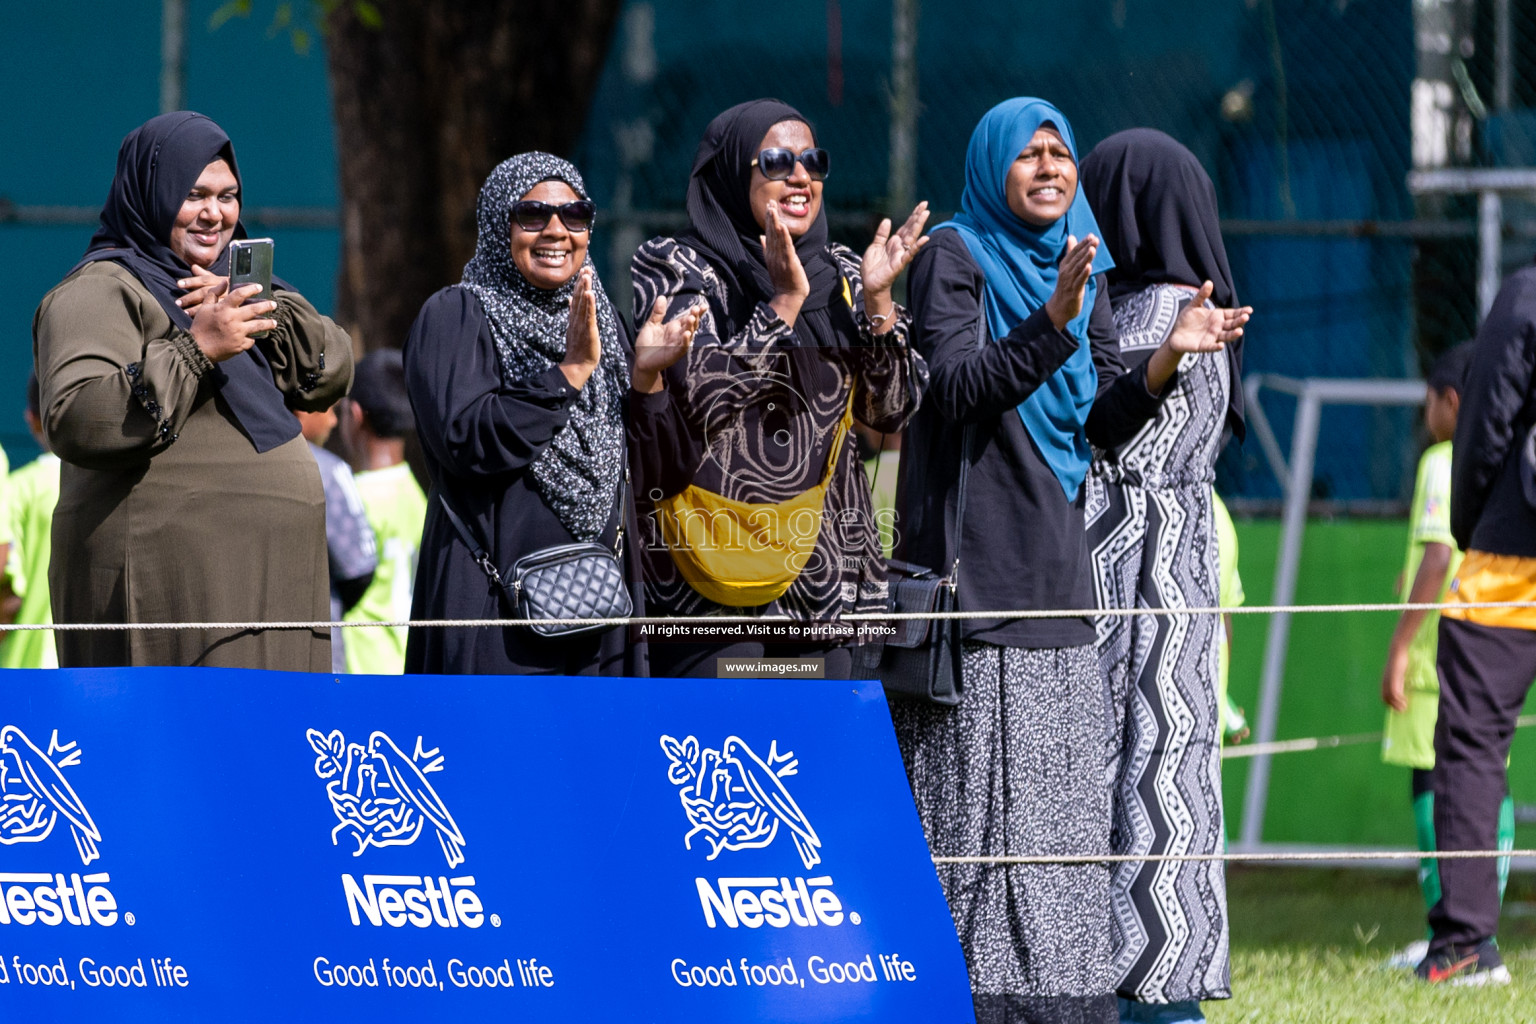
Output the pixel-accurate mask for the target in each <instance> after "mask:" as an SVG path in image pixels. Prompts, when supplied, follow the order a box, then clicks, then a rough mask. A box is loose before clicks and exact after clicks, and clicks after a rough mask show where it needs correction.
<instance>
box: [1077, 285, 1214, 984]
mask: <svg viewBox="0 0 1536 1024" xmlns="http://www.w3.org/2000/svg"><path fill="white" fill-rule="evenodd" d="M1191 294H1192V293H1191V292H1190V291H1189V290H1187V289H1183V288H1180V287H1178V286H1175V285H1154V286H1152V287H1150V288H1147V289H1145V290H1143V291H1140V292H1137V293H1135V294H1133V295H1130V296H1127V297H1126V298H1125V299H1124V300H1122V301H1117V302H1116V303H1115V324H1116V327H1117V328H1118V329H1119V334H1120V346H1121V354H1122V355H1123V356H1124V358H1125V361H1126V363H1127V364H1128V365H1135V364H1136V363H1137V362H1140V361H1142V360H1145V359H1146V358H1148V357H1149V356H1150V355H1151V354H1152V352H1153V351H1155V350H1156V349H1157V347H1158V346H1159V345H1161V344H1162V342H1163V341H1164V339H1166V338H1167V337H1168V335H1169V334H1170V333H1171V332H1172V330H1173V325H1174V321H1175V320H1176V319H1177V317H1178V314H1179V311H1180V309H1182V308H1183V305H1184V304H1185V303H1187V302H1188V301H1189V299H1190V297H1191ZM1233 386H1234V382H1233V381H1232V380H1231V369H1230V364H1229V362H1228V358H1227V356H1226V355H1225V354H1223V353H1209V354H1203V355H1187V356H1185V357H1184V361H1183V363H1182V364H1181V366H1180V369H1179V374H1178V378H1177V380H1176V382H1175V383H1174V384H1173V385H1172V391H1171V392H1170V393H1169V395H1168V397H1167V399H1166V400H1165V401H1164V402H1163V405H1162V408H1161V410H1160V411H1159V413H1158V415H1157V416H1156V418H1154V419H1153V420H1152V421H1151V422H1149V423H1148V424H1147V425H1146V426H1145V427H1144V428H1143V429H1142V430H1141V432H1140V433H1138V434H1137V435H1136V436H1135V437H1134V438H1132V439H1131V440H1130V441H1128V442H1127V443H1125V444H1124V445H1122V446H1121V447H1120V448H1118V449H1117V450H1115V451H1112V452H1096V453H1095V456H1096V457H1095V460H1094V466H1093V470H1092V472H1091V473H1090V474H1089V477H1088V491H1087V522H1088V543H1089V548H1090V551H1091V554H1092V558H1093V566H1094V576H1095V586H1096V588H1097V592H1098V601H1099V606H1100V607H1104V608H1131V607H1136V608H1180V607H1186V608H1188V607H1211V606H1214V605H1215V604H1216V599H1217V593H1218V577H1217V568H1216V566H1217V562H1216V529H1215V521H1214V514H1213V511H1212V507H1211V484H1212V481H1213V480H1214V478H1215V466H1216V456H1217V454H1218V453H1219V451H1220V447H1221V441H1222V428H1223V425H1224V422H1225V418H1226V415H1227V402H1228V397H1229V394H1230V390H1229V389H1230V388H1231V387H1233ZM1219 628H1220V624H1219V621H1218V619H1217V617H1216V616H1213V615H1192V616H1185V615H1155V616H1154V615H1142V616H1123V617H1104V618H1101V619H1100V620H1099V625H1098V641H1097V647H1098V653H1099V660H1100V663H1101V665H1102V666H1103V668H1104V671H1105V674H1106V675H1107V676H1108V679H1109V686H1110V696H1111V702H1112V706H1113V709H1114V715H1115V719H1116V721H1115V726H1116V729H1117V733H1118V735H1119V736H1120V737H1121V744H1120V756H1119V758H1118V764H1117V765H1116V768H1115V779H1114V830H1113V832H1112V835H1111V840H1112V843H1113V847H1114V852H1115V853H1117V854H1122V853H1137V854H1162V853H1174V854H1179V853H1219V852H1221V850H1222V848H1223V831H1222V810H1221V761H1220V744H1219V740H1218V730H1219V727H1220V726H1219V722H1220V719H1219V716H1218V712H1217V704H1216V699H1217V698H1216V690H1217V650H1218V649H1217V631H1218V629H1219ZM1111 893H1112V895H1111V900H1112V909H1113V922H1114V933H1113V938H1114V970H1115V975H1116V977H1117V979H1118V985H1117V988H1118V991H1119V993H1120V995H1121V996H1122V997H1124V998H1127V999H1134V1000H1138V1001H1141V1002H1147V1003H1174V1002H1184V1001H1187V1000H1198V999H1225V998H1229V997H1230V996H1231V976H1230V965H1229V961H1228V939H1227V898H1226V879H1225V875H1224V873H1223V869H1222V865H1221V864H1220V863H1219V862H1206V863H1198V862H1196V863H1175V862H1161V863H1151V864H1141V863H1124V864H1118V865H1116V866H1115V872H1114V881H1113V886H1112V890H1111Z"/></svg>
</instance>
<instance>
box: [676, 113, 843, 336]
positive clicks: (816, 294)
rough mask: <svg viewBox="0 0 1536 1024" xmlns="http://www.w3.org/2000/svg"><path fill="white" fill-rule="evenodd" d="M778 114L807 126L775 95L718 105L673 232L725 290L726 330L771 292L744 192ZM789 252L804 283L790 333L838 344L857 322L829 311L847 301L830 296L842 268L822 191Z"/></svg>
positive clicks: (838, 286) (838, 293)
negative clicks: (682, 225)
mask: <svg viewBox="0 0 1536 1024" xmlns="http://www.w3.org/2000/svg"><path fill="white" fill-rule="evenodd" d="M781 121H799V122H801V123H802V124H804V125H805V126H806V127H808V128H809V127H810V121H808V120H806V118H805V116H804V115H802V114H801V113H800V112H799V111H798V110H796V109H795V108H794V107H791V106H790V105H789V104H787V103H782V102H780V101H779V100H752V101H750V102H747V103H741V104H738V105H736V106H734V107H732V108H731V109H729V110H727V111H725V112H724V113H723V114H721V115H719V116H718V117H716V118H715V119H714V120H713V121H711V122H709V127H707V128H705V129H704V138H703V139H702V140H700V142H699V149H698V152H697V153H696V154H694V158H693V173H692V175H691V176H690V177H689V179H688V219H689V221H690V222H691V223H690V226H689V228H688V230H687V231H685V232H683V233H682V235H680V236H679V240H680V241H682V242H683V243H685V244H686V245H688V246H690V247H691V248H693V249H694V250H695V251H697V252H698V253H699V255H701V256H703V257H704V258H705V259H707V260H709V262H710V263H711V264H712V265H713V266H714V268H715V271H716V273H718V274H719V275H720V277H721V280H722V282H723V283H724V284H725V287H726V290H727V292H728V293H729V296H730V307H729V308H728V309H727V310H726V315H727V317H728V318H729V319H730V321H731V324H730V327H731V329H733V330H735V329H740V328H742V327H744V326H745V325H746V322H747V320H748V319H749V318H750V317H751V315H752V310H753V308H754V307H755V306H756V305H757V303H759V302H766V301H768V300H769V299H771V298H773V283H772V281H771V280H769V277H768V268H767V266H766V265H765V264H764V262H763V246H762V243H761V242H760V241H758V236H759V235H761V234H762V233H763V229H762V228H761V227H759V226H758V223H757V220H756V218H754V217H753V216H752V206H751V203H750V201H749V199H748V193H749V192H750V190H751V182H752V161H753V160H755V159H756V158H757V147H758V146H759V145H760V144H761V143H762V141H763V136H764V135H767V134H768V129H770V128H772V127H773V126H774V125H776V124H778V123H779V122H781ZM814 135H815V129H812V136H813V137H814ZM795 252H796V253H797V254H798V255H799V257H800V263H801V265H802V266H803V267H804V268H805V276H806V279H807V280H808V281H809V282H810V285H811V292H810V295H809V296H807V298H806V300H805V303H804V305H802V306H801V307H800V316H798V317H797V318H796V319H795V334H797V335H799V337H800V338H801V340H802V342H803V343H804V344H807V345H811V346H814V347H818V348H825V349H833V348H842V347H845V346H846V345H847V339H849V338H851V337H854V336H855V335H856V332H857V328H856V326H855V325H854V323H853V319H852V315H851V313H850V314H849V315H848V316H846V317H843V316H842V315H841V314H839V318H840V320H843V321H846V322H840V323H838V324H837V325H835V326H834V323H833V319H832V318H833V311H834V310H838V309H839V307H841V309H842V310H845V311H846V309H847V306H846V303H833V301H832V299H833V297H834V296H841V294H842V275H841V274H840V273H839V271H838V269H837V264H836V263H835V262H834V261H833V259H832V255H831V253H830V252H829V251H828V248H827V206H826V199H825V196H823V199H822V205H821V209H819V210H818V211H817V213H816V219H815V220H814V221H812V222H811V226H810V229H809V230H808V231H806V233H805V234H803V235H801V236H800V237H799V238H797V239H796V240H795Z"/></svg>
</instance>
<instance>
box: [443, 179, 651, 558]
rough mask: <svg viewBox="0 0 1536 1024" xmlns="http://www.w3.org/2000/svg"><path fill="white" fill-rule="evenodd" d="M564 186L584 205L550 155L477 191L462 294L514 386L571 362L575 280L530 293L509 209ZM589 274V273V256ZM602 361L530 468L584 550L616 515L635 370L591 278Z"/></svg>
mask: <svg viewBox="0 0 1536 1024" xmlns="http://www.w3.org/2000/svg"><path fill="white" fill-rule="evenodd" d="M551 180H553V181H563V182H565V183H566V184H567V185H569V186H571V188H572V189H573V190H574V191H575V192H576V194H577V195H578V196H580V197H581V198H583V199H586V198H587V188H586V184H585V182H583V181H582V178H581V173H580V172H579V171H577V170H576V168H575V167H573V166H571V164H569V163H567V162H566V161H564V160H561V159H560V158H559V157H555V156H550V155H549V154H548V153H523V154H520V155H518V156H514V157H511V158H509V159H507V160H503V161H502V162H501V163H500V164H499V165H498V166H497V168H496V169H495V170H494V171H492V172H491V176H490V177H489V178H487V179H486V180H485V184H484V185H483V186H481V189H480V201H479V203H478V204H477V206H476V216H477V219H478V221H479V227H480V237H479V240H478V241H477V242H476V243H475V255H474V258H473V259H471V260H470V261H469V262H468V263H467V264H465V265H464V278H463V282H462V284H463V287H465V288H467V289H468V290H470V291H471V292H474V294H475V296H476V297H477V298H479V300H480V303H481V305H483V306H484V307H485V315H486V318H487V319H488V320H489V321H490V324H491V336H492V337H493V338H495V340H496V351H497V353H498V354H499V355H500V356H501V369H502V374H503V376H504V379H505V380H507V381H515V380H523V379H526V378H528V377H533V376H536V375H538V374H540V373H543V372H544V371H545V370H548V369H549V368H550V367H551V366H557V365H559V364H560V363H561V362H562V361H563V360H564V359H565V328H566V324H567V322H568V321H569V320H570V306H571V295H572V294H573V293H574V292H575V290H576V277H577V275H573V276H572V277H571V279H570V280H569V281H567V282H566V283H565V284H563V285H561V286H560V287H559V288H555V289H553V290H549V291H546V290H544V289H542V288H538V287H535V286H534V285H532V284H530V283H529V282H528V280H527V279H526V278H524V277H523V275H522V274H521V273H519V272H518V269H517V266H516V265H515V264H514V263H513V262H512V242H511V239H512V235H511V230H512V204H513V203H515V202H517V201H518V200H519V199H522V198H523V196H525V195H527V194H528V191H529V190H530V189H532V188H533V187H534V186H535V185H537V184H539V182H541V181H551ZM583 265H584V266H587V267H590V266H592V253H591V250H590V249H588V252H587V258H586V262H585V264H583ZM592 284H593V293H594V295H595V297H596V299H597V327H598V332H599V334H600V335H601V338H602V343H603V354H602V358H601V360H600V361H599V363H598V366H597V369H596V370H594V371H593V372H592V376H591V378H590V379H588V381H587V384H586V386H585V387H583V388H582V389H581V393H580V394H579V395H578V396H577V397H576V401H575V403H574V405H573V407H572V409H571V419H570V422H569V423H567V424H566V426H565V428H564V429H563V430H561V431H560V432H559V433H558V434H556V435H555V438H554V440H553V441H551V442H550V445H549V447H548V448H546V449H545V450H544V453H543V454H542V455H540V456H539V457H538V458H537V459H535V460H534V462H533V465H532V466H531V467H530V472H531V473H532V474H533V483H534V487H535V489H536V490H537V491H538V492H539V496H540V497H542V498H543V499H544V503H545V504H546V505H548V506H549V507H550V509H551V510H552V511H553V512H554V513H555V515H556V516H557V517H559V519H560V522H561V523H562V524H564V526H565V528H566V529H567V530H569V531H570V532H571V536H573V537H575V538H576V539H577V540H583V541H590V540H593V539H595V538H596V537H598V536H599V535H600V534H601V533H602V532H603V528H604V527H605V526H607V524H608V520H609V518H610V516H611V515H612V513H613V508H614V501H615V497H616V495H617V494H618V489H619V481H620V479H621V478H622V477H623V474H624V393H625V391H627V390H628V388H629V365H628V362H627V360H626V359H625V354H624V347H623V345H622V343H621V340H620V337H619V320H618V316H617V315H616V314H615V313H614V309H613V303H611V302H609V301H608V296H607V294H606V293H605V292H604V291H603V285H602V282H601V281H599V280H597V278H596V275H595V273H594V276H593V282H592Z"/></svg>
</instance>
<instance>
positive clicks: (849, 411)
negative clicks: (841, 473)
mask: <svg viewBox="0 0 1536 1024" xmlns="http://www.w3.org/2000/svg"><path fill="white" fill-rule="evenodd" d="M858 390H859V382H858V380H857V379H855V380H854V382H853V386H852V387H850V388H849V389H848V407H847V408H846V409H844V410H843V418H842V419H841V420H839V421H838V423H837V433H836V434H833V435H832V450H831V451H830V452H828V453H827V468H826V469H825V470H823V471H822V474H821V484H820V485H819V486H821V487H825V486H827V485H828V484H830V483H831V482H832V474H833V472H835V471H836V469H837V463H838V460H839V459H841V458H842V457H843V444H844V443H845V442H846V441H847V440H848V431H849V430H851V429H852V428H853V396H854V395H855V394H857V393H858Z"/></svg>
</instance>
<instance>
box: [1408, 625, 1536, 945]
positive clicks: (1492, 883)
mask: <svg viewBox="0 0 1536 1024" xmlns="http://www.w3.org/2000/svg"><path fill="white" fill-rule="evenodd" d="M1435 664H1436V667H1437V668H1438V670H1439V675H1440V715H1439V718H1438V719H1437V720H1436V721H1435V767H1434V771H1433V772H1432V773H1431V777H1430V778H1431V786H1432V788H1433V789H1434V793H1435V843H1436V845H1437V846H1438V847H1439V849H1441V850H1493V849H1497V848H1498V831H1499V804H1500V803H1502V802H1503V800H1504V794H1505V793H1506V792H1507V786H1508V777H1507V774H1506V770H1505V763H1506V762H1507V761H1508V759H1509V745H1510V742H1511V740H1513V738H1514V734H1515V720H1516V719H1517V718H1518V717H1519V716H1520V709H1521V708H1522V707H1523V706H1524V705H1525V695H1526V691H1528V690H1529V689H1530V688H1531V680H1532V679H1533V678H1536V630H1528V629H1507V628H1503V627H1498V626H1481V625H1478V624H1476V623H1472V622H1463V621H1461V620H1459V619H1447V618H1444V617H1442V618H1441V619H1440V649H1439V653H1438V654H1437V656H1436V661H1435ZM1429 927H1430V929H1431V931H1432V932H1433V933H1434V935H1433V938H1432V940H1431V942H1430V951H1431V952H1439V951H1440V950H1442V949H1444V948H1445V947H1446V946H1448V945H1451V944H1453V943H1454V944H1455V945H1457V946H1470V945H1475V944H1477V943H1479V942H1481V941H1483V940H1484V939H1488V938H1492V937H1493V935H1494V934H1495V933H1496V932H1497V931H1498V928H1499V878H1498V865H1497V862H1496V861H1495V859H1494V858H1492V857H1482V858H1478V859H1475V860H1443V861H1441V862H1440V901H1439V902H1438V903H1436V904H1435V905H1434V906H1433V907H1431V908H1430V911H1429Z"/></svg>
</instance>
